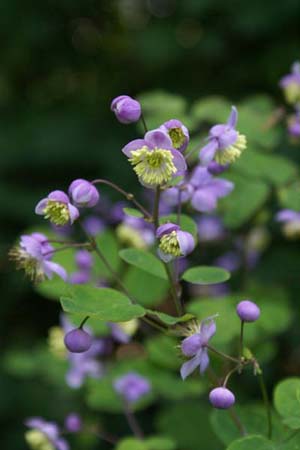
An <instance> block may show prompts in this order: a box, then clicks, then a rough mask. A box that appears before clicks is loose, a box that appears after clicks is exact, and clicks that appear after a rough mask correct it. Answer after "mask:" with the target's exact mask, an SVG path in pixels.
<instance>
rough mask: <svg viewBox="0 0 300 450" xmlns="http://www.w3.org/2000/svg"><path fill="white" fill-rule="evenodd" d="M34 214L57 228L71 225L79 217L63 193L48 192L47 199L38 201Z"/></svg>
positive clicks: (76, 210)
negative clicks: (47, 220)
mask: <svg viewBox="0 0 300 450" xmlns="http://www.w3.org/2000/svg"><path fill="white" fill-rule="evenodd" d="M35 212H36V214H39V215H41V216H44V217H45V219H49V220H50V222H52V223H53V224H54V225H59V226H63V225H67V224H72V223H73V222H74V221H75V220H76V219H78V217H79V211H78V209H77V208H76V207H75V206H74V205H72V204H71V203H70V200H69V197H68V196H67V194H65V193H64V192H63V191H53V192H50V194H49V195H48V197H46V198H43V199H42V200H40V201H39V203H38V204H37V205H36V208H35Z"/></svg>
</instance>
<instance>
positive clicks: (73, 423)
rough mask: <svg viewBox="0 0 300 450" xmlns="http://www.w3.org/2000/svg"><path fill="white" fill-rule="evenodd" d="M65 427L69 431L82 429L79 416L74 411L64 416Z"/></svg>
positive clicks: (75, 431) (73, 431)
mask: <svg viewBox="0 0 300 450" xmlns="http://www.w3.org/2000/svg"><path fill="white" fill-rule="evenodd" d="M65 429H66V430H67V431H68V432H69V433H78V431H80V430H81V429H82V420H81V417H80V416H79V415H78V414H76V413H70V414H68V415H67V417H66V418H65Z"/></svg>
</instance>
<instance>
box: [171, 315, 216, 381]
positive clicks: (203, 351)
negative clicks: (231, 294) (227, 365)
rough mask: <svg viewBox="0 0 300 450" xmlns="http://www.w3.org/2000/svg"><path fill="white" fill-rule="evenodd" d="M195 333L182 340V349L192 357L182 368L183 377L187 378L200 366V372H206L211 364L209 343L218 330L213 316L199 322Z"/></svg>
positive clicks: (194, 330)
mask: <svg viewBox="0 0 300 450" xmlns="http://www.w3.org/2000/svg"><path fill="white" fill-rule="evenodd" d="M192 331H193V334H191V335H190V336H188V337H187V338H185V339H184V340H183V341H182V344H181V350H182V353H183V354H184V355H185V356H187V357H192V358H191V359H190V360H189V361H187V362H185V363H184V364H183V365H182V366H181V369H180V373H181V377H182V379H183V380H185V379H186V378H187V377H188V376H189V375H190V374H191V373H192V372H194V370H195V369H196V368H197V367H199V370H200V373H201V374H202V373H204V372H205V370H206V369H207V367H208V364H209V356H208V351H207V344H208V342H209V340H210V339H211V338H212V337H213V335H214V334H215V332H216V324H215V321H214V318H213V317H208V318H207V319H204V320H202V322H201V323H200V324H197V326H196V328H195V329H193V330H192Z"/></svg>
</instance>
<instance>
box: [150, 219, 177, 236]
mask: <svg viewBox="0 0 300 450" xmlns="http://www.w3.org/2000/svg"><path fill="white" fill-rule="evenodd" d="M179 229H180V227H179V225H176V223H172V222H168V223H164V224H163V225H160V226H159V227H158V228H157V230H156V237H158V238H161V237H162V236H163V235H164V234H170V233H172V231H178V230H179Z"/></svg>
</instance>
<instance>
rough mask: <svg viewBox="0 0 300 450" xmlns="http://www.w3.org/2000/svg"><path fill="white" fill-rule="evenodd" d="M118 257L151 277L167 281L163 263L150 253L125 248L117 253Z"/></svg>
mask: <svg viewBox="0 0 300 450" xmlns="http://www.w3.org/2000/svg"><path fill="white" fill-rule="evenodd" d="M119 255H120V257H121V258H122V259H123V260H124V261H126V262H127V263H128V264H131V265H132V266H136V267H137V268H139V269H141V270H144V271H145V272H147V273H150V274H151V275H155V276H156V277H158V278H162V279H163V280H167V274H166V271H165V268H164V265H163V263H162V262H161V261H160V260H159V259H158V258H157V257H156V256H154V255H153V254H152V253H150V252H147V251H146V250H140V249H137V248H125V249H124V250H121V251H120V252H119Z"/></svg>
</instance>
